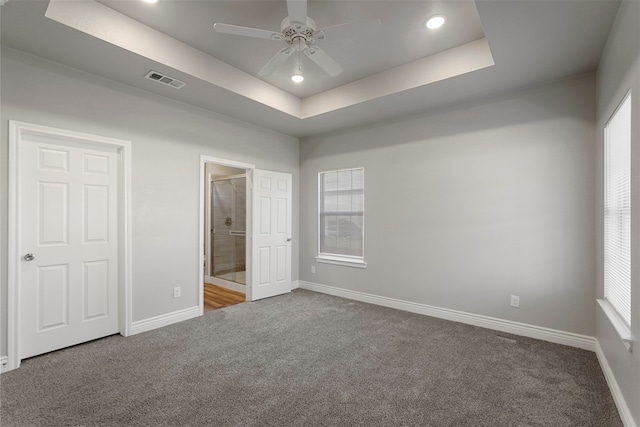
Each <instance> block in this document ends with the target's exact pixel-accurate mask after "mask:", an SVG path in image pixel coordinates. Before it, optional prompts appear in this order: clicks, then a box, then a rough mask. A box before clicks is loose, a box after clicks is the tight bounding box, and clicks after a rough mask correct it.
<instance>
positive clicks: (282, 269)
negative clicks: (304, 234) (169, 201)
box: [198, 155, 293, 314]
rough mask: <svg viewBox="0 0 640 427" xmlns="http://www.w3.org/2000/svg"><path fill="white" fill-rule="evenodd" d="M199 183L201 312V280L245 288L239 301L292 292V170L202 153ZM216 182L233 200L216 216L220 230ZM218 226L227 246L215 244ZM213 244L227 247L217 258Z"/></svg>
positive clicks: (202, 285)
mask: <svg viewBox="0 0 640 427" xmlns="http://www.w3.org/2000/svg"><path fill="white" fill-rule="evenodd" d="M243 175H244V176H243ZM218 182H219V183H220V184H218ZM200 183H201V188H200V195H201V196H200V220H199V229H200V230H201V231H200V242H199V244H198V247H199V248H200V251H201V252H200V254H201V258H200V259H199V260H198V262H200V263H201V264H200V266H201V268H200V269H199V270H200V274H199V276H200V277H199V284H200V285H199V286H200V301H199V304H200V313H201V314H203V313H204V295H205V284H210V285H213V286H220V287H223V288H225V289H226V290H228V291H232V292H239V293H240V294H243V293H244V298H243V299H242V301H245V300H246V301H257V300H259V299H263V298H270V297H273V296H276V295H281V294H285V293H287V292H291V258H292V256H291V241H292V239H293V236H292V235H291V231H292V216H291V209H292V207H291V203H292V197H293V196H292V183H293V178H292V175H291V174H290V173H285V172H275V171H268V170H260V169H256V168H255V166H254V165H251V164H247V163H240V162H236V161H232V160H223V159H218V158H215V157H209V156H205V155H201V156H200ZM243 183H244V184H243ZM217 185H219V187H220V189H221V192H224V191H228V195H227V196H226V197H228V198H230V199H234V200H233V201H234V203H235V206H229V207H227V208H226V210H223V211H222V212H220V213H218V214H216V215H215V217H217V218H219V219H220V220H222V223H223V225H221V226H220V229H218V227H217V226H215V227H213V225H215V223H216V222H215V220H214V219H213V218H214V214H215V208H212V206H213V205H212V201H214V200H213V199H214V197H215V196H214V193H213V191H214V190H215V189H216V188H215V187H216V186H217ZM242 185H244V188H245V192H244V194H242ZM241 200H244V203H246V206H245V207H244V209H243V208H242V207H240V206H239V204H241V203H242V201H241ZM243 211H244V214H243V213H242V212H243ZM243 217H244V218H243ZM243 219H244V223H243V222H242V221H243ZM243 226H244V229H243ZM218 231H220V236H222V237H223V238H222V239H221V240H226V243H227V244H226V245H225V244H224V242H223V243H218V244H216V240H215V238H214V236H216V235H217V234H218ZM243 245H244V249H243ZM225 247H226V249H225ZM218 249H221V250H222V251H223V252H225V251H226V254H223V255H220V256H221V257H222V258H218V257H217V255H216V252H217V251H218ZM243 250H244V259H243V258H242V256H241V255H242V254H241V253H242V251H243Z"/></svg>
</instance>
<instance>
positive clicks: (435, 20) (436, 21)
mask: <svg viewBox="0 0 640 427" xmlns="http://www.w3.org/2000/svg"><path fill="white" fill-rule="evenodd" d="M445 22H447V18H446V17H445V16H444V15H435V16H432V17H430V18H429V19H427V21H426V22H425V24H424V26H425V27H427V28H428V29H430V30H435V29H438V28H440V27H442V26H443V25H444V23H445Z"/></svg>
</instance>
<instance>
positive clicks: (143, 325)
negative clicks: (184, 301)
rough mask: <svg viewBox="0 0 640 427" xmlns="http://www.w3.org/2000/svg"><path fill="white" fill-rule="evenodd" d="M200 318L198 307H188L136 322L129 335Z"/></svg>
mask: <svg viewBox="0 0 640 427" xmlns="http://www.w3.org/2000/svg"><path fill="white" fill-rule="evenodd" d="M198 316H200V307H199V306H195V307H190V308H185V309H184V310H178V311H174V312H173V313H167V314H161V315H160V316H155V317H150V318H149V319H144V320H138V321H137V322H133V323H132V324H131V334H130V335H135V334H139V333H141V332H147V331H151V330H153V329H157V328H162V327H163V326H168V325H171V324H173V323H178V322H182V321H184V320H189V319H193V318H194V317H198Z"/></svg>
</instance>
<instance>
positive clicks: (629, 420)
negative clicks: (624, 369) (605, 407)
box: [596, 340, 638, 427]
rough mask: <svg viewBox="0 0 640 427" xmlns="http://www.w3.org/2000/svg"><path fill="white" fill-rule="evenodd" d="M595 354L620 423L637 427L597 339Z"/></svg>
mask: <svg viewBox="0 0 640 427" xmlns="http://www.w3.org/2000/svg"><path fill="white" fill-rule="evenodd" d="M596 356H598V362H600V367H601V368H602V372H603V373H604V377H605V379H606V380H607V384H608V385H609V390H610V391H611V395H612V396H613V401H614V402H615V403H616V407H617V408H618V413H619V414H620V418H621V419H622V424H624V426H625V427H638V425H637V424H636V422H635V421H634V420H633V416H632V415H631V411H630V410H629V406H627V402H626V400H624V395H623V394H622V390H620V386H619V385H618V382H617V381H616V377H615V376H614V375H613V371H612V370H611V367H610V366H609V362H608V361H607V358H606V357H605V355H604V352H603V351H602V347H600V343H599V342H598V340H596Z"/></svg>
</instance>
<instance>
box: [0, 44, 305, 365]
mask: <svg viewBox="0 0 640 427" xmlns="http://www.w3.org/2000/svg"><path fill="white" fill-rule="evenodd" d="M1 67H2V68H1V73H2V82H1V90H2V105H1V106H2V111H1V114H2V115H1V130H0V133H1V135H2V145H1V152H0V153H1V155H2V163H1V164H0V171H1V175H0V180H1V181H2V187H1V190H2V198H1V199H0V215H1V227H0V233H1V241H2V246H1V247H0V254H1V268H2V273H1V276H0V282H1V287H0V291H1V297H2V306H1V307H0V310H1V311H2V331H1V335H2V336H1V338H2V339H1V345H2V355H6V354H7V352H6V312H7V311H6V292H7V273H6V271H7V268H6V267H7V258H6V254H7V246H6V241H7V239H6V236H7V196H6V195H7V146H8V143H7V134H8V120H19V121H24V122H30V123H36V124H41V125H46V126H53V127H59V128H63V129H70V130H75V131H79V132H87V133H93V134H98V135H104V136H109V137H114V138H121V139H125V140H130V141H131V142H132V235H133V255H132V257H133V320H134V321H138V320H143V319H147V318H149V317H153V316H158V315H162V314H165V313H170V312H173V311H176V310H181V309H184V308H188V307H193V306H195V305H197V304H198V269H199V268H200V266H201V265H202V263H201V261H199V260H198V254H199V253H200V249H199V248H198V236H199V233H200V230H198V215H199V212H198V210H199V197H200V195H199V188H200V179H199V168H200V155H201V154H205V155H209V156H214V157H218V158H223V159H228V160H235V161H239V162H246V163H253V164H255V165H256V167H258V168H260V169H267V170H274V171H280V172H287V173H291V174H293V185H294V188H293V191H294V194H293V218H294V221H293V230H294V241H293V248H292V252H293V254H297V253H298V247H297V242H298V239H297V234H298V233H297V230H298V211H297V206H298V185H297V184H298V164H299V163H298V140H297V138H293V137H290V136H286V135H282V134H279V133H276V132H272V131H268V130H265V129H262V128H258V127H255V126H252V125H249V124H247V123H244V122H240V121H237V120H234V119H230V118H227V117H224V116H219V115H215V114H212V113H209V112H205V111H202V110H199V109H197V108H192V107H189V106H186V105H183V104H180V103H177V102H173V101H169V100H167V99H165V98H162V97H158V96H155V95H151V94H148V93H146V92H143V91H138V90H135V89H133V88H130V87H126V86H122V85H119V84H116V83H114V82H112V81H109V80H105V79H102V78H99V77H96V76H92V75H89V74H86V73H82V72H79V71H76V70H72V69H69V68H65V67H61V66H58V65H56V64H53V63H50V62H46V61H43V60H41V59H38V58H35V57H32V56H27V55H24V54H22V53H20V52H17V51H14V50H11V49H8V48H5V47H4V46H3V47H2V62H1ZM292 278H293V280H297V279H298V261H297V258H296V256H295V255H294V259H293V271H292ZM174 286H181V287H182V297H181V298H177V299H174V298H173V295H172V288H173V287H174Z"/></svg>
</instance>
